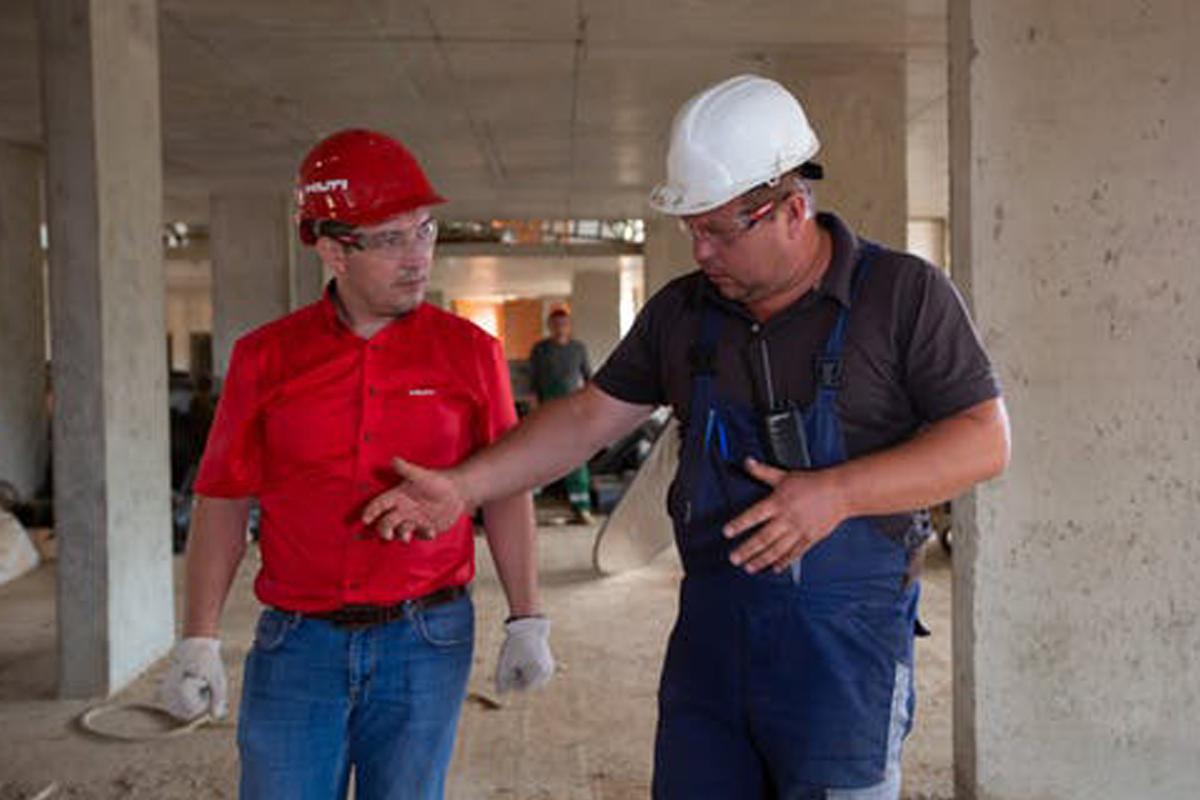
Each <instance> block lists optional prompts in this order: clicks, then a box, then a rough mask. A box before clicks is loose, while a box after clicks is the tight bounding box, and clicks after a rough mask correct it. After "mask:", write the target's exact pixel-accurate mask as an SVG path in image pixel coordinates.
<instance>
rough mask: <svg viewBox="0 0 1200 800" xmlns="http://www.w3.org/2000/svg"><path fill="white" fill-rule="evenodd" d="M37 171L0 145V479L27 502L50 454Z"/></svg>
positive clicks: (35, 163) (36, 165) (34, 162)
mask: <svg viewBox="0 0 1200 800" xmlns="http://www.w3.org/2000/svg"><path fill="white" fill-rule="evenodd" d="M41 172H42V161H41V157H40V156H39V155H38V154H37V153H36V152H34V151H33V150H31V149H28V148H24V147H17V146H14V145H9V144H0V286H3V287H4V289H3V290H2V291H0V442H3V443H4V444H3V446H2V447H0V480H6V481H9V482H11V483H12V484H13V485H14V486H16V487H17V491H19V492H20V493H21V494H22V495H24V496H26V497H28V496H30V495H31V494H33V492H34V491H35V490H36V489H37V488H38V486H39V485H41V482H42V476H43V475H44V474H45V470H46V458H47V457H48V455H49V452H48V451H49V444H48V437H47V435H46V430H47V429H46V425H47V421H46V378H45V375H46V369H45V363H46V321H45V296H44V291H43V288H42V251H41V248H40V247H39V246H38V224H39V223H40V222H41V218H42V212H41V203H40V201H39V187H38V184H39V179H40V176H41Z"/></svg>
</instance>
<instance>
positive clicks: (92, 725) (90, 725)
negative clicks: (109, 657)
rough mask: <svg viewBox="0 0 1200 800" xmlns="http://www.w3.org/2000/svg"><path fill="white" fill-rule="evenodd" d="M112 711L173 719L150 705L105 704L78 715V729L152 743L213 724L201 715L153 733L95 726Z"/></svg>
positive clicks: (126, 739) (116, 737)
mask: <svg viewBox="0 0 1200 800" xmlns="http://www.w3.org/2000/svg"><path fill="white" fill-rule="evenodd" d="M114 711H140V712H143V713H146V714H151V715H153V716H156V717H168V718H170V719H171V720H172V721H174V717H171V716H170V715H169V714H168V713H167V712H166V711H164V710H163V709H162V708H160V707H159V706H156V705H152V704H150V703H107V704H104V705H99V706H93V707H92V708H89V709H88V710H87V711H84V712H83V713H82V714H80V715H79V727H81V728H83V729H84V730H85V731H87V732H88V733H90V734H92V735H93V736H99V737H101V738H104V739H116V740H118V741H122V742H153V741H158V740H160V739H174V738H176V737H178V736H186V735H187V734H189V733H195V732H196V731H197V730H199V729H200V728H202V727H204V726H205V725H209V724H211V723H212V722H214V720H213V716H212V715H211V714H201V715H200V716H198V717H196V718H195V719H193V720H191V721H189V722H185V723H183V724H181V725H176V726H175V727H174V728H169V729H167V730H163V731H155V732H154V733H121V732H119V731H111V730H105V729H103V728H101V727H99V726H97V725H96V721H97V720H98V719H101V718H102V717H105V716H108V715H109V714H111V713H113V712H114Z"/></svg>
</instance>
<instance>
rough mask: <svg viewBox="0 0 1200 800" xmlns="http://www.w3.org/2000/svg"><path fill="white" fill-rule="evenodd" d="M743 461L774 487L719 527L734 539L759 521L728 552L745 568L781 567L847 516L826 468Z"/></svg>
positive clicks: (759, 478) (760, 569)
mask: <svg viewBox="0 0 1200 800" xmlns="http://www.w3.org/2000/svg"><path fill="white" fill-rule="evenodd" d="M745 466H746V471H747V472H749V473H750V474H751V475H752V476H754V477H755V478H757V479H758V480H760V481H762V482H763V483H765V484H767V485H768V486H770V487H771V488H772V489H774V491H772V492H771V494H770V495H769V496H767V497H766V498H764V499H762V500H760V501H759V502H757V503H755V504H754V505H752V506H750V508H748V509H746V510H745V511H743V512H742V513H741V514H739V515H738V516H736V517H734V518H733V519H732V520H731V521H730V522H728V523H727V524H726V525H725V528H724V530H723V533H724V534H725V536H726V538H729V539H732V538H734V537H735V536H738V535H740V534H742V533H744V532H745V531H748V530H750V529H751V528H753V527H755V526H757V525H762V526H763V527H762V529H761V530H760V531H758V532H757V533H755V534H754V535H753V536H751V537H750V538H749V539H747V540H746V541H745V542H743V543H742V544H741V545H740V546H738V547H737V549H735V550H734V551H733V552H732V553H731V554H730V556H729V560H730V561H732V562H733V563H734V564H735V565H736V566H740V567H743V568H744V569H745V570H746V571H747V572H750V573H755V572H761V571H762V570H764V569H774V570H775V571H776V572H783V571H784V570H785V569H787V568H788V566H789V565H791V563H792V562H793V561H795V560H796V559H798V558H800V557H801V556H803V555H804V553H805V551H806V550H808V549H809V548H810V547H812V546H813V545H814V544H816V543H817V542H819V541H821V540H822V539H824V538H825V537H826V536H828V535H829V534H830V533H832V532H833V529H834V528H836V527H837V526H838V524H839V523H841V521H842V520H843V519H845V518H846V509H845V505H844V502H843V500H842V497H841V494H840V492H839V491H838V490H837V487H836V486H835V485H834V483H833V482H832V481H831V480H830V479H829V476H828V474H827V473H822V472H821V471H815V472H785V471H784V470H781V469H776V468H775V467H770V466H767V465H766V464H761V463H759V462H758V461H755V460H754V459H752V458H748V459H746V464H745Z"/></svg>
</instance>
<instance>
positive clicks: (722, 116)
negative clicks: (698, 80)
mask: <svg viewBox="0 0 1200 800" xmlns="http://www.w3.org/2000/svg"><path fill="white" fill-rule="evenodd" d="M820 147H821V144H820V142H818V141H817V134H816V133H814V132H813V129H812V128H811V127H810V126H809V124H808V118H807V117H806V116H805V115H804V109H803V108H801V107H800V103H799V102H798V101H797V100H796V98H795V97H793V96H792V94H791V92H789V91H788V90H787V89H785V88H783V86H781V85H780V84H778V83H776V82H775V81H772V80H768V79H767V78H761V77H759V76H757V75H738V76H737V77H736V78H729V79H728V80H725V81H722V82H721V83H718V84H716V85H714V86H710V87H708V88H707V89H705V90H704V91H702V92H700V93H699V94H697V95H695V96H694V97H692V99H690V100H688V101H687V102H686V103H684V105H683V108H681V109H679V113H678V114H676V115H675V121H674V123H673V124H672V125H671V146H670V149H669V150H668V151H667V180H666V182H665V183H660V184H659V185H658V186H656V187H655V188H654V191H653V192H651V193H650V207H651V208H653V209H654V210H656V211H661V212H663V213H665V214H673V215H676V216H682V215H685V214H700V213H703V212H705V211H709V210H711V209H714V208H716V207H717V206H720V205H722V204H724V203H727V202H729V201H730V200H732V199H733V198H735V197H737V196H738V195H740V194H742V193H744V192H747V191H749V190H750V189H753V188H754V187H755V186H758V185H759V184H762V183H768V182H770V181H773V180H777V179H778V178H779V177H780V176H782V175H783V174H784V173H786V172H788V171H789V170H792V169H795V168H796V167H798V166H800V165H802V164H804V163H805V162H807V161H808V160H809V159H810V158H812V157H813V156H814V155H816V153H817V150H819V149H820ZM814 166H815V165H814ZM815 173H816V171H815V170H814V175H813V177H817V175H816V174H815Z"/></svg>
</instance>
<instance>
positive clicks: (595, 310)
mask: <svg viewBox="0 0 1200 800" xmlns="http://www.w3.org/2000/svg"><path fill="white" fill-rule="evenodd" d="M620 305H621V273H620V272H619V271H617V270H615V269H613V270H603V271H601V270H586V271H582V270H581V271H579V272H576V273H575V274H574V276H573V277H572V278H571V319H572V325H571V327H572V329H573V330H574V334H575V338H576V339H579V340H580V341H581V342H583V343H584V344H585V345H587V349H588V356H589V357H590V359H591V362H592V367H593V369H595V368H597V367H599V365H600V364H602V363H604V359H606V358H608V354H609V353H611V352H612V349H613V348H614V347H616V345H617V341H618V340H619V339H620V338H621V327H620V321H621V317H620Z"/></svg>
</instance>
